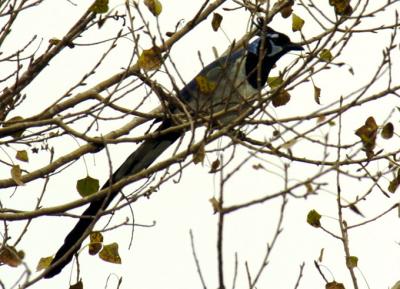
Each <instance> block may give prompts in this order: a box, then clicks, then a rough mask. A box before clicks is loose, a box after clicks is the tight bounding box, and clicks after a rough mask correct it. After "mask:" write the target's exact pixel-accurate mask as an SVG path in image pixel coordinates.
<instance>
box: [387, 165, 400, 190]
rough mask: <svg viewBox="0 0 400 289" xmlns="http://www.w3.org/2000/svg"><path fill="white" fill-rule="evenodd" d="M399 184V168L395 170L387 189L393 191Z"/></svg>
mask: <svg viewBox="0 0 400 289" xmlns="http://www.w3.org/2000/svg"><path fill="white" fill-rule="evenodd" d="M399 185H400V169H398V170H397V175H396V176H395V177H394V178H393V180H391V181H390V183H389V187H388V191H389V192H391V193H394V192H395V191H396V190H397V188H398V187H399Z"/></svg>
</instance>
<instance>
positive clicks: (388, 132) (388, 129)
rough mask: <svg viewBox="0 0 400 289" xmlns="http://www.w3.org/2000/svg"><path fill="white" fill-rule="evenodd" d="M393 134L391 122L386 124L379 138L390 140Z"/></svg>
mask: <svg viewBox="0 0 400 289" xmlns="http://www.w3.org/2000/svg"><path fill="white" fill-rule="evenodd" d="M393 133H394V126H393V124H392V123H391V122H388V123H387V124H385V126H384V127H383V129H382V132H381V136H382V137H383V138H384V139H390V138H392V137H393Z"/></svg>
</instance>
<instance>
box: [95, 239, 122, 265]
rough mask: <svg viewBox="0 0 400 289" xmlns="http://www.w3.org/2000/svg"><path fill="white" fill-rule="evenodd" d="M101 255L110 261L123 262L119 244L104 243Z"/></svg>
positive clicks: (114, 262) (103, 258)
mask: <svg viewBox="0 0 400 289" xmlns="http://www.w3.org/2000/svg"><path fill="white" fill-rule="evenodd" d="M99 257H100V258H101V259H102V260H104V261H106V262H109V263H113V264H121V257H120V256H119V253H118V244H117V243H111V244H109V245H104V246H103V250H101V251H100V253H99Z"/></svg>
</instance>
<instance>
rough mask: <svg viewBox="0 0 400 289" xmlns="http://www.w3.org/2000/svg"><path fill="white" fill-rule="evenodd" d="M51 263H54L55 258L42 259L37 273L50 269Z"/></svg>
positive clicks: (37, 267)
mask: <svg viewBox="0 0 400 289" xmlns="http://www.w3.org/2000/svg"><path fill="white" fill-rule="evenodd" d="M51 261H53V256H49V257H43V258H40V260H39V262H38V264H37V266H36V271H40V270H43V269H46V268H49V267H50V264H51Z"/></svg>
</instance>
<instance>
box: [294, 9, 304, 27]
mask: <svg viewBox="0 0 400 289" xmlns="http://www.w3.org/2000/svg"><path fill="white" fill-rule="evenodd" d="M303 26H304V20H303V19H302V18H300V17H299V16H297V15H296V14H294V13H293V14H292V31H293V32H296V31H300V30H301V29H302V28H303Z"/></svg>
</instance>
